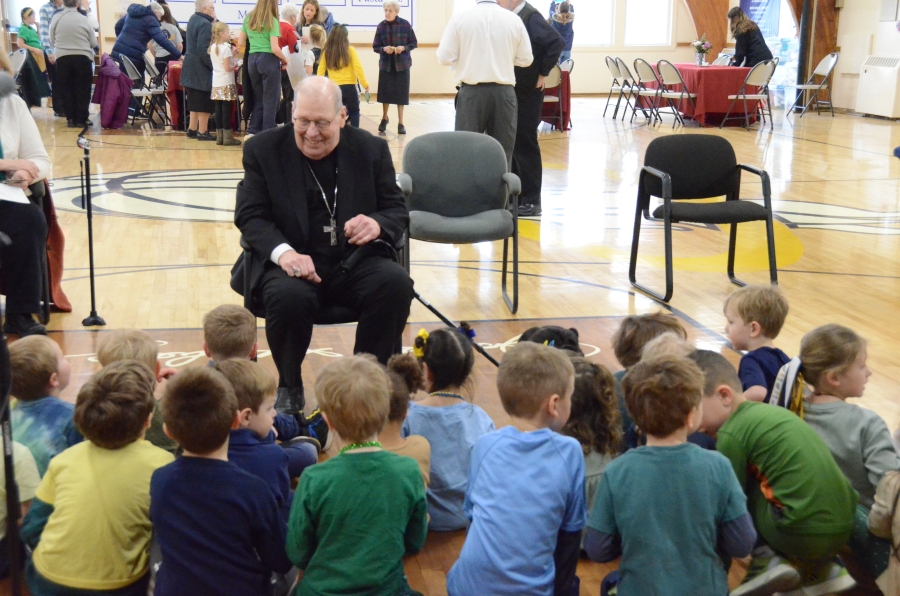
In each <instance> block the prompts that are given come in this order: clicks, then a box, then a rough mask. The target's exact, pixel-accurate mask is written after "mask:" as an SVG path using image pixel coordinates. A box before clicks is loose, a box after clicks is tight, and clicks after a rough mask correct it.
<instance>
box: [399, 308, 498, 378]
mask: <svg viewBox="0 0 900 596" xmlns="http://www.w3.org/2000/svg"><path fill="white" fill-rule="evenodd" d="M413 297H414V298H415V299H416V300H418V301H419V302H421V303H422V305H423V306H425V308H427V309H428V310H430V311H431V312H433V313H434V314H435V316H436V317H437V318H439V319H440V320H441V321H443V322H444V324H445V325H447V326H448V327H450V328H451V329H459V325H454V324H453V321H451V320H450V319H448V318H447V317H445V316H444V315H443V314H441V311H439V310H438V309H436V308H435V307H433V306H432V305H431V303H430V302H428V301H427V300H425V299H424V298H422V295H421V294H419V293H418V292H417V291H415V290H413ZM471 342H472V347H473V348H475V350H476V351H477V352H478V353H479V354H481V355H482V356H484V357H485V358H487V359H488V360H490V361H491V364H493V365H494V366H496V367H499V366H500V363H499V362H497V361H496V360H494V358H493V357H492V356H491V355H490V354H488V353H487V352H485V351H484V348H483V347H481V345H480V344H479V343H478V342H477V341H475V340H474V339H472V340H471Z"/></svg>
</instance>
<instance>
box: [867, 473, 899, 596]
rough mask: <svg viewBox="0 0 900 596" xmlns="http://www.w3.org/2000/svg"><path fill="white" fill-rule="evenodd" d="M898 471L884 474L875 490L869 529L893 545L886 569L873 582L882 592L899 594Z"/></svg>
mask: <svg viewBox="0 0 900 596" xmlns="http://www.w3.org/2000/svg"><path fill="white" fill-rule="evenodd" d="M898 503H900V471H893V472H888V473H887V474H885V475H884V478H883V479H882V480H881V483H880V484H879V485H878V490H877V491H875V504H874V505H873V506H872V512H871V513H870V514H869V531H870V532H872V534H874V535H875V536H878V537H879V538H883V539H885V540H889V541H890V542H891V545H894V546H893V548H892V549H891V552H890V557H889V560H888V565H887V569H886V570H885V571H884V572H883V573H882V574H881V575H879V576H878V579H876V580H875V583H876V584H878V587H879V588H881V591H882V592H883V593H884V594H900V546H896V545H897V544H898V542H900V507H898Z"/></svg>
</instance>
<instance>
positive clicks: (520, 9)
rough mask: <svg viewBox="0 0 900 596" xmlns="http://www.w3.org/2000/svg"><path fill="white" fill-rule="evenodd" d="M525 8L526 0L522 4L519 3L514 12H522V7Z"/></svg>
mask: <svg viewBox="0 0 900 596" xmlns="http://www.w3.org/2000/svg"><path fill="white" fill-rule="evenodd" d="M523 8H525V2H524V1H523V2H522V3H521V4H519V5H518V6H517V7H515V8H514V9H513V13H514V14H519V13H520V12H522V9H523Z"/></svg>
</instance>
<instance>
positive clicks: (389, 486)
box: [287, 356, 427, 596]
mask: <svg viewBox="0 0 900 596" xmlns="http://www.w3.org/2000/svg"><path fill="white" fill-rule="evenodd" d="M316 396H317V398H318V400H319V407H320V408H321V409H322V414H323V416H324V417H325V420H326V423H327V424H328V426H329V427H330V429H331V433H332V434H333V435H334V436H335V443H337V444H338V445H339V446H340V455H338V456H336V457H333V458H331V459H329V460H327V461H325V462H323V463H321V464H318V465H315V466H313V467H311V468H309V469H308V470H307V471H306V472H305V473H304V474H303V476H302V477H301V478H300V484H299V485H298V487H297V494H296V496H295V497H294V506H293V508H292V509H291V518H290V521H289V522H288V541H287V553H288V556H289V557H290V559H291V561H292V562H293V563H294V564H295V565H296V566H297V567H299V568H300V569H301V570H303V577H302V579H301V580H300V585H299V586H298V587H297V594H304V595H305V594H384V595H391V596H394V595H398V596H406V595H410V594H418V593H417V592H413V591H412V590H410V589H409V587H408V585H407V584H406V580H405V577H404V574H403V561H402V558H403V557H404V556H405V555H410V554H414V553H417V552H419V550H420V549H421V548H422V546H423V545H424V544H425V536H426V534H427V529H426V518H425V516H426V513H427V505H426V501H425V487H424V485H423V484H422V475H421V473H420V472H419V468H418V466H417V465H416V462H414V461H413V460H412V459H411V458H408V457H400V456H398V455H395V454H393V453H389V452H387V451H385V450H383V449H382V448H381V444H380V443H379V442H378V441H377V439H378V433H379V431H380V430H381V429H382V428H383V427H384V424H385V422H387V417H388V412H389V411H390V382H389V381H388V378H387V374H386V372H385V371H384V369H383V368H382V367H381V366H380V365H378V364H375V363H373V362H370V361H368V360H367V359H365V358H360V357H358V356H351V357H348V358H342V359H340V360H337V361H336V362H333V363H332V364H329V365H328V366H326V367H325V368H324V369H323V370H322V372H321V373H319V378H318V379H317V380H316ZM420 596H421V595H420Z"/></svg>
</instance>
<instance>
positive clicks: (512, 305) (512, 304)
mask: <svg viewBox="0 0 900 596" xmlns="http://www.w3.org/2000/svg"><path fill="white" fill-rule="evenodd" d="M512 241H513V263H512V267H513V297H512V300H510V299H509V293H508V291H507V285H506V273H507V270H508V268H509V264H508V263H509V238H506V239H504V240H503V270H502V274H501V276H500V289H501V291H502V292H503V301H504V302H506V308H508V309H509V312H510V313H511V314H516V312H517V311H518V310H519V231H518V230H515V231H514V232H513V236H512Z"/></svg>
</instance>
